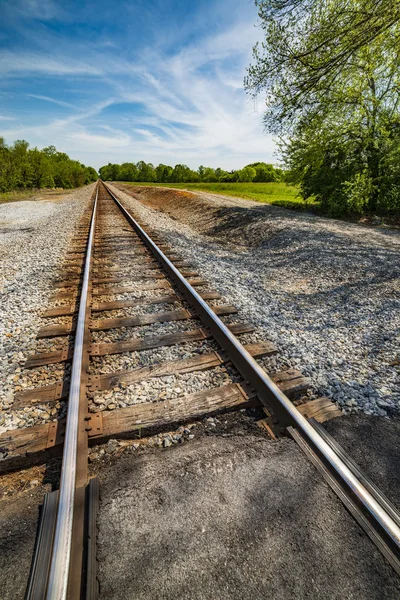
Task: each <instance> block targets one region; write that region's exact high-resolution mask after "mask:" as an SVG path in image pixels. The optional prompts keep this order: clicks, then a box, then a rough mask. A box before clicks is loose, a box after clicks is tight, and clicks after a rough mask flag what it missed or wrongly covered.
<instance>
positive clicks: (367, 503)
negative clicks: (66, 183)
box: [102, 182, 400, 575]
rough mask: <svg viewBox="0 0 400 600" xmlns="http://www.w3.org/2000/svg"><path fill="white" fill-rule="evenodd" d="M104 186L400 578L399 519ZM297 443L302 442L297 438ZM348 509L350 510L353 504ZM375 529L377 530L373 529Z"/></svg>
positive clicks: (216, 338) (214, 335)
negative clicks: (306, 449) (312, 456)
mask: <svg viewBox="0 0 400 600" xmlns="http://www.w3.org/2000/svg"><path fill="white" fill-rule="evenodd" d="M102 184H103V185H104V187H105V189H106V190H107V191H108V193H109V194H110V196H111V197H112V198H113V200H114V201H115V203H116V204H117V206H119V208H120V210H121V211H122V213H123V214H124V215H125V217H126V219H127V220H128V222H129V223H130V224H131V225H132V227H133V228H134V230H135V231H136V233H137V234H138V235H139V237H140V238H141V239H142V241H143V242H144V243H145V245H146V246H147V248H148V249H149V250H150V251H151V252H152V254H153V255H154V256H155V258H156V259H157V260H158V262H159V264H160V265H161V266H162V267H163V269H164V270H165V271H166V272H167V274H168V275H169V276H170V277H171V278H172V279H173V281H174V282H175V283H176V285H177V287H178V288H179V290H180V291H181V293H182V294H183V296H184V297H185V299H186V300H187V301H188V303H189V304H190V305H191V306H192V308H193V309H194V310H195V312H196V314H197V316H198V317H199V318H200V319H201V320H202V321H203V323H204V324H205V326H206V327H208V328H209V330H210V331H211V333H212V335H213V337H214V339H215V340H216V341H217V342H218V343H219V345H220V346H221V347H222V348H223V350H224V351H225V352H226V353H227V354H228V356H229V358H230V360H231V361H232V363H233V364H234V366H235V367H236V368H237V370H238V371H239V373H240V374H241V375H242V377H243V378H244V379H245V381H247V382H248V383H249V384H250V385H251V386H252V387H253V388H254V389H255V391H256V392H257V395H258V397H259V399H260V400H261V402H262V403H263V404H264V406H266V407H267V409H268V410H269V411H271V412H272V413H273V414H274V415H275V417H276V419H277V421H278V423H279V424H280V425H282V426H283V427H284V428H285V429H286V430H287V431H288V432H289V434H290V435H292V437H293V438H294V439H296V438H297V437H298V436H296V435H295V434H296V432H297V431H298V432H300V434H301V438H302V439H303V441H304V442H305V443H306V445H308V446H309V447H310V448H311V449H312V451H313V452H314V453H316V454H317V456H318V457H319V459H320V460H321V461H322V462H323V464H324V466H325V468H328V469H329V472H330V474H331V475H330V476H331V477H333V478H334V484H332V485H331V487H332V489H334V490H335V491H337V489H336V488H337V486H338V485H339V486H340V488H341V490H342V494H338V495H339V497H340V498H341V499H342V500H343V494H345V495H346V497H348V498H351V499H352V503H353V505H354V506H355V507H356V508H358V509H359V510H360V515H359V517H358V516H357V515H356V514H355V512H353V515H354V516H355V517H356V518H357V520H358V522H359V524H360V525H361V526H362V527H363V528H364V530H365V531H366V533H367V534H368V535H369V536H370V538H371V539H372V540H373V541H374V542H375V543H377V536H378V538H379V539H380V540H381V541H382V543H381V544H379V543H377V547H378V548H379V550H381V551H382V552H383V553H384V555H385V556H386V558H387V559H388V560H389V562H390V564H391V565H392V567H393V568H394V569H395V571H396V572H397V573H398V574H399V575H400V527H399V525H398V524H397V523H396V521H395V520H394V519H393V518H392V516H391V515H390V514H388V512H387V511H386V510H385V508H384V506H382V505H381V504H380V502H379V500H378V498H377V497H376V496H374V494H373V493H372V490H370V489H367V488H366V487H365V485H363V483H362V482H361V481H360V480H359V479H358V478H357V476H356V475H355V473H354V472H353V471H352V469H350V468H349V466H348V464H346V462H345V461H344V460H342V458H341V457H340V456H339V455H338V454H337V453H336V452H335V451H334V449H333V448H332V447H331V446H330V445H329V444H328V443H327V441H326V440H325V439H324V437H323V436H321V434H320V433H319V431H318V430H317V429H316V428H315V427H313V425H312V423H311V422H310V421H308V419H307V418H306V417H304V416H303V415H302V414H301V413H300V412H299V411H298V410H297V408H296V407H295V406H294V404H293V403H292V402H291V401H290V400H289V398H287V396H286V395H285V394H284V393H283V392H282V391H281V390H280V389H279V388H278V386H277V385H276V384H275V383H274V382H273V381H272V380H271V378H270V377H269V376H268V375H267V373H266V372H265V371H264V370H263V369H262V368H261V367H260V366H259V364H258V363H257V362H256V361H255V359H254V358H253V357H252V356H251V355H250V354H249V353H248V352H247V351H246V350H245V349H244V347H243V346H242V344H241V343H240V342H239V340H238V339H237V338H236V337H235V336H234V335H233V334H232V333H231V332H230V331H229V329H228V328H227V327H226V325H225V324H224V323H223V322H222V321H221V319H220V318H219V317H218V316H217V315H216V314H215V313H214V312H213V311H212V310H211V308H210V307H209V306H208V304H207V303H206V302H205V301H204V300H203V299H202V298H201V296H200V295H199V294H198V293H197V292H196V290H195V289H194V288H193V287H192V286H191V285H190V283H189V282H188V281H187V280H186V279H185V278H184V277H183V275H181V273H180V272H179V270H178V269H177V268H176V267H175V266H174V265H173V263H172V262H171V261H170V260H169V259H168V257H167V256H166V255H165V254H164V253H163V252H162V251H161V250H160V248H158V246H157V245H156V244H155V243H154V242H153V241H152V239H151V238H150V237H149V235H148V234H147V233H146V232H145V231H144V229H143V228H142V227H141V226H140V225H139V223H138V222H137V221H136V220H135V219H134V217H132V215H131V214H130V213H129V212H128V211H127V210H126V208H125V207H124V206H123V205H122V204H121V202H120V200H119V199H118V198H117V197H116V196H115V194H114V193H113V192H112V191H111V190H110V189H109V187H108V186H107V185H106V184H104V182H102ZM296 441H298V442H299V440H298V439H296ZM346 506H347V507H348V508H349V505H348V504H346ZM361 513H362V514H361ZM371 527H372V528H373V531H371Z"/></svg>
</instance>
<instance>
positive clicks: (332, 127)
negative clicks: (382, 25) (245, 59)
mask: <svg viewBox="0 0 400 600" xmlns="http://www.w3.org/2000/svg"><path fill="white" fill-rule="evenodd" d="M258 4H259V8H260V16H261V18H262V19H264V20H263V28H264V31H265V36H266V37H265V42H264V44H263V51H262V52H261V51H260V48H255V51H254V58H255V64H253V65H252V67H250V69H249V74H248V77H247V79H246V86H247V89H248V90H249V91H251V92H253V93H257V92H259V91H260V90H264V91H265V92H266V104H267V109H266V113H265V119H264V120H265V124H266V126H267V129H268V130H269V131H275V132H279V133H280V134H283V135H285V136H286V142H283V143H282V146H281V147H282V151H283V155H284V159H285V161H286V166H287V167H288V168H289V170H290V171H291V176H292V178H294V180H295V181H297V182H298V183H300V185H301V189H302V192H303V195H304V197H306V198H307V197H309V196H315V197H316V198H317V199H319V200H320V201H321V202H322V204H323V206H324V207H325V209H326V210H327V212H330V213H331V214H343V213H346V212H358V213H360V212H363V211H365V210H368V211H370V212H376V211H381V210H382V207H383V205H384V204H385V202H384V200H383V194H384V190H386V189H389V188H390V189H391V190H392V192H391V195H392V198H393V202H395V200H394V196H395V195H396V194H395V193H394V191H393V190H394V188H393V185H394V184H393V181H392V180H391V176H390V175H389V171H390V172H391V173H392V174H393V173H394V171H393V169H389V167H388V165H387V163H386V162H385V160H384V158H385V156H386V155H387V154H388V153H389V154H391V148H392V147H393V144H394V145H395V146H396V144H397V141H396V140H397V138H398V135H399V129H398V123H399V85H400V79H399V69H400V54H399V46H398V45H396V43H394V40H398V39H400V34H399V33H400V27H399V22H398V20H397V19H396V20H394V21H393V22H391V25H390V34H391V35H388V32H387V30H385V33H375V34H374V36H373V38H372V40H369V41H368V43H364V41H362V40H364V38H363V37H362V36H361V37H360V40H361V41H360V44H359V46H357V47H356V46H354V45H352V41H354V37H353V34H352V33H351V31H350V30H351V27H350V25H351V23H353V25H354V28H355V29H357V28H358V27H359V25H360V23H361V21H362V18H363V17H362V15H363V14H364V16H365V15H366V14H369V12H368V11H369V10H370V8H371V2H370V0H356V1H353V2H351V3H350V2H345V1H344V0H332V2H329V3H326V2H322V1H319V0H317V1H315V2H309V3H308V7H309V11H308V12H303V13H302V18H301V19H299V13H298V12H297V13H296V12H295V11H294V9H293V7H292V6H291V9H290V11H289V12H288V13H287V14H286V16H284V17H283V16H282V15H283V13H282V12H281V13H279V15H278V12H276V11H277V6H275V9H274V10H272V8H271V5H268V6H267V4H268V3H266V2H258ZM273 4H274V5H277V4H279V3H276V2H275V3H273ZM281 4H286V5H288V4H291V3H281ZM305 4H306V3H304V2H298V3H297V8H298V9H301V10H303V9H304V6H305ZM281 9H282V7H281ZM274 11H275V12H274ZM293 11H294V12H293ZM363 11H364V12H363ZM277 15H278V16H277ZM392 16H393V15H392ZM283 23H285V27H283ZM345 31H346V35H344V32H345ZM360 35H361V34H360ZM328 36H330V37H329V40H330V43H328V42H327V40H328ZM340 47H341V48H342V51H343V52H347V50H346V48H348V47H351V48H352V51H351V54H349V55H348V60H347V61H345V62H344V63H343V62H340V67H339V66H338V65H339V62H338V56H339V54H338V48H340ZM284 48H285V50H284ZM282 53H284V55H285V57H286V58H284V57H283V54H282ZM289 54H290V55H291V59H290V60H289V58H288V56H289ZM282 61H283V62H282ZM321 65H330V69H329V70H328V71H326V72H325V71H324V70H323V68H322V66H321ZM339 68H340V77H337V76H336V74H337V69H339ZM335 69H336V70H335ZM316 73H318V75H317V76H316V75H315V74H316ZM335 73H336V74H335ZM391 155H392V154H391ZM391 164H392V163H391ZM393 202H392V204H393ZM393 206H394V205H393ZM394 208H395V206H394ZM385 210H387V208H386V209H385Z"/></svg>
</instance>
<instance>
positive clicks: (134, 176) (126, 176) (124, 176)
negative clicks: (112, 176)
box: [119, 163, 139, 181]
mask: <svg viewBox="0 0 400 600" xmlns="http://www.w3.org/2000/svg"><path fill="white" fill-rule="evenodd" d="M138 176H139V171H138V168H137V166H136V165H135V164H134V163H123V164H122V165H121V167H120V169H119V181H137V180H138Z"/></svg>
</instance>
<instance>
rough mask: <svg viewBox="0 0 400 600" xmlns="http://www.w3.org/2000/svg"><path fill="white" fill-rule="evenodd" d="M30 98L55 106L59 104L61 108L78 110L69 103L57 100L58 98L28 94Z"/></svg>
mask: <svg viewBox="0 0 400 600" xmlns="http://www.w3.org/2000/svg"><path fill="white" fill-rule="evenodd" d="M27 96H28V97H29V98H36V99H37V100H43V101H45V102H52V103H53V104H58V105H59V106H65V107H66V108H76V106H74V104H70V103H69V102H64V101H63V100H57V99H56V98H50V97H49V96H40V95H38V94H27Z"/></svg>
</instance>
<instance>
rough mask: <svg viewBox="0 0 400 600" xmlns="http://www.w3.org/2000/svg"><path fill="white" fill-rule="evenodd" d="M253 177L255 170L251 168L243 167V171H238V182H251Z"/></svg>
mask: <svg viewBox="0 0 400 600" xmlns="http://www.w3.org/2000/svg"><path fill="white" fill-rule="evenodd" d="M255 176H256V170H255V169H254V168H253V167H244V169H242V170H241V171H239V181H240V182H243V183H247V182H250V181H253V179H254V177H255Z"/></svg>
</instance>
